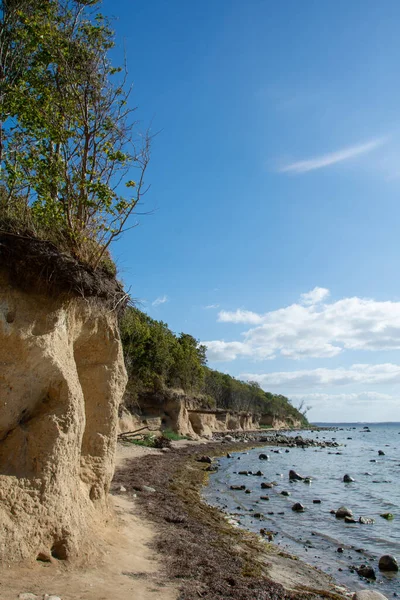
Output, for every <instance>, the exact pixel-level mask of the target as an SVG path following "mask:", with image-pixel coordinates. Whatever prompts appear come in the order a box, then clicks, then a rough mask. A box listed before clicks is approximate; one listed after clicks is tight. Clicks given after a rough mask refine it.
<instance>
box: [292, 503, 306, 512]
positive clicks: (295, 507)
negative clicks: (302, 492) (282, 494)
mask: <svg viewBox="0 0 400 600" xmlns="http://www.w3.org/2000/svg"><path fill="white" fill-rule="evenodd" d="M292 510H293V511H294V512H304V511H305V508H304V506H303V505H302V504H301V502H296V503H295V504H293V506H292Z"/></svg>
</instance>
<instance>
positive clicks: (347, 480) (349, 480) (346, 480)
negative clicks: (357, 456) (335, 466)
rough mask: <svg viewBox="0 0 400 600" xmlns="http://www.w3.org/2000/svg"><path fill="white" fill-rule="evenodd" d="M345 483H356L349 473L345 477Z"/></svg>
mask: <svg viewBox="0 0 400 600" xmlns="http://www.w3.org/2000/svg"><path fill="white" fill-rule="evenodd" d="M343 481H344V482H345V483H351V482H352V481H354V479H353V477H351V476H350V475H349V474H348V473H346V475H344V476H343Z"/></svg>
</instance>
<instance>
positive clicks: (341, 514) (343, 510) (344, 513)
mask: <svg viewBox="0 0 400 600" xmlns="http://www.w3.org/2000/svg"><path fill="white" fill-rule="evenodd" d="M335 516H336V518H337V519H344V518H345V517H352V516H353V512H352V511H351V510H350V509H349V508H347V507H346V506H341V507H340V508H338V509H337V511H336V512H335Z"/></svg>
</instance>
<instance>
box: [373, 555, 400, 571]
mask: <svg viewBox="0 0 400 600" xmlns="http://www.w3.org/2000/svg"><path fill="white" fill-rule="evenodd" d="M378 566H379V569H380V570H381V571H398V570H399V565H398V562H397V560H396V558H395V557H394V556H392V555H391V554H384V556H381V557H380V559H379V565H378Z"/></svg>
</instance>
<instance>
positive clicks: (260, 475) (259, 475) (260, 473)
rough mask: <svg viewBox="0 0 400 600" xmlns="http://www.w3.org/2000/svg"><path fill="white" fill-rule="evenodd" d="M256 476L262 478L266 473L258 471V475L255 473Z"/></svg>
mask: <svg viewBox="0 0 400 600" xmlns="http://www.w3.org/2000/svg"><path fill="white" fill-rule="evenodd" d="M254 475H255V476H256V477H262V476H263V475H264V473H262V472H261V471H257V473H254Z"/></svg>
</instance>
